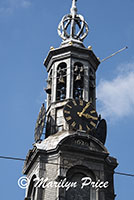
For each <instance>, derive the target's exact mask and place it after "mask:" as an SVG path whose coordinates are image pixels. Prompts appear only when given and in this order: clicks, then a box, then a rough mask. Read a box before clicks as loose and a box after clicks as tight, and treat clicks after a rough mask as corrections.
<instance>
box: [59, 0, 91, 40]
mask: <svg viewBox="0 0 134 200" xmlns="http://www.w3.org/2000/svg"><path fill="white" fill-rule="evenodd" d="M76 2H77V0H72V7H71V9H70V14H67V15H65V16H64V17H63V18H62V20H61V22H60V23H59V26H58V34H59V36H60V37H61V38H62V39H63V41H65V40H68V39H70V40H79V41H83V40H84V38H85V37H86V36H87V34H88V32H89V28H88V24H87V23H86V21H85V19H84V17H83V16H82V15H80V14H77V7H76ZM77 30H78V31H77Z"/></svg>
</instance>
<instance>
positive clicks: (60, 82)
mask: <svg viewBox="0 0 134 200" xmlns="http://www.w3.org/2000/svg"><path fill="white" fill-rule="evenodd" d="M58 86H59V87H60V88H62V87H63V86H65V80H64V78H63V76H60V78H59V80H58Z"/></svg>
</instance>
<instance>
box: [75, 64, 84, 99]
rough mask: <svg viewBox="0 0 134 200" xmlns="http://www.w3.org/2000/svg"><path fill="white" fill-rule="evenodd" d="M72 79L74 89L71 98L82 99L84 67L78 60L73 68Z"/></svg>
mask: <svg viewBox="0 0 134 200" xmlns="http://www.w3.org/2000/svg"><path fill="white" fill-rule="evenodd" d="M73 74H74V76H73V79H74V90H73V98H74V99H82V98H83V87H84V81H83V80H84V67H83V64H82V63H80V62H76V63H75V64H74V68H73Z"/></svg>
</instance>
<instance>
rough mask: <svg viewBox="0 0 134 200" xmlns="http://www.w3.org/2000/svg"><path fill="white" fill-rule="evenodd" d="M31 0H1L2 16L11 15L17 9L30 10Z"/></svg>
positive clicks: (0, 11)
mask: <svg viewBox="0 0 134 200" xmlns="http://www.w3.org/2000/svg"><path fill="white" fill-rule="evenodd" d="M30 5H31V0H1V1H0V14H11V13H12V12H13V11H14V10H15V9H17V8H20V7H22V8H28V7H29V6H30Z"/></svg>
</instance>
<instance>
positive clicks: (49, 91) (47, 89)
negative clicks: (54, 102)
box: [45, 85, 51, 94]
mask: <svg viewBox="0 0 134 200" xmlns="http://www.w3.org/2000/svg"><path fill="white" fill-rule="evenodd" d="M45 91H46V93H47V94H51V86H50V85H48V86H47V88H45Z"/></svg>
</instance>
